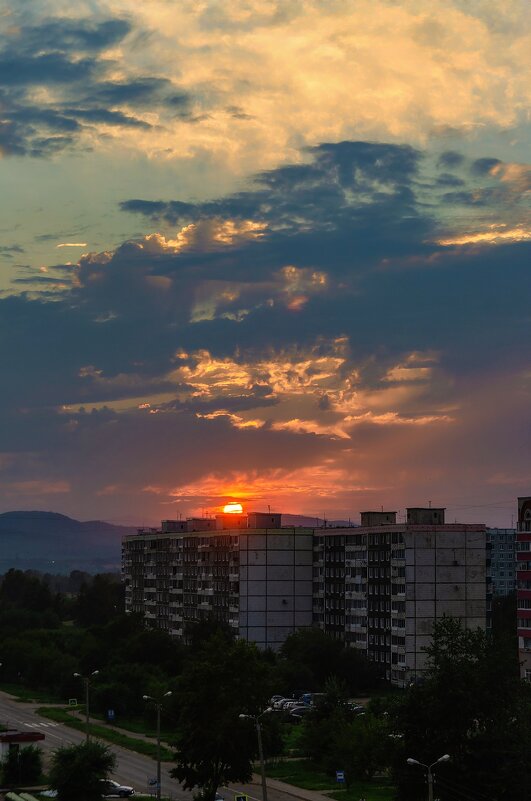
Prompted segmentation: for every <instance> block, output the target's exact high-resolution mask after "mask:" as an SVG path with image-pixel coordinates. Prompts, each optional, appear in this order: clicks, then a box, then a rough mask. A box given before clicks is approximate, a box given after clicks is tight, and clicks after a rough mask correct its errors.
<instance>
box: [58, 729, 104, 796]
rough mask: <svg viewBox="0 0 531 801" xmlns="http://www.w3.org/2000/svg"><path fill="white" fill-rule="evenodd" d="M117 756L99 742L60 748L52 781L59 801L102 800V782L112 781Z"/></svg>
mask: <svg viewBox="0 0 531 801" xmlns="http://www.w3.org/2000/svg"><path fill="white" fill-rule="evenodd" d="M115 764H116V757H115V756H114V754H113V753H112V752H111V751H110V750H109V748H108V746H106V745H104V744H103V743H99V742H89V743H83V744H82V745H71V746H67V747H65V748H58V749H57V751H55V752H54V754H53V756H52V762H51V767H50V771H49V773H48V779H49V782H50V786H51V788H52V789H54V790H57V799H58V801H73V799H76V801H100V799H101V797H102V784H101V779H106V778H108V776H109V774H110V773H111V772H112V771H113V769H114V767H115Z"/></svg>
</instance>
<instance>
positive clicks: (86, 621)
mask: <svg viewBox="0 0 531 801" xmlns="http://www.w3.org/2000/svg"><path fill="white" fill-rule="evenodd" d="M124 592H125V590H124V587H123V584H122V583H121V581H120V577H119V576H117V575H114V574H112V573H100V574H98V575H96V576H94V578H93V579H92V580H91V581H90V582H88V583H85V584H82V585H81V587H80V590H79V595H78V598H77V611H76V616H77V621H78V623H80V624H81V625H82V626H97V625H102V624H104V623H107V622H108V621H109V620H111V619H112V618H113V617H115V616H116V615H117V614H120V612H121V611H123V607H124Z"/></svg>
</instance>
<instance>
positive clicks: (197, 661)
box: [172, 632, 271, 801]
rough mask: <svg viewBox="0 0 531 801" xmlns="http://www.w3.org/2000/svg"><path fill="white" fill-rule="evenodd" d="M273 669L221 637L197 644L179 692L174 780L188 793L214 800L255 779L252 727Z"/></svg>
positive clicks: (252, 652) (244, 645)
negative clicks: (223, 789)
mask: <svg viewBox="0 0 531 801" xmlns="http://www.w3.org/2000/svg"><path fill="white" fill-rule="evenodd" d="M270 691H271V687H270V686H269V668H268V666H267V664H266V662H265V661H264V660H263V658H262V657H261V655H260V654H259V652H258V650H257V649H256V648H255V646H253V645H249V644H248V643H247V642H245V641H243V640H238V641H236V642H231V641H230V640H229V639H227V637H225V636H224V635H223V633H221V632H217V633H216V634H214V635H213V636H212V637H210V638H209V639H208V640H206V641H204V642H203V644H202V645H200V646H199V645H198V647H197V649H196V651H195V653H194V655H193V657H192V658H191V659H190V660H189V661H188V663H187V665H186V667H185V669H184V671H183V674H182V676H181V678H180V681H179V689H178V698H177V700H178V706H179V721H178V726H177V729H178V752H177V756H176V761H177V766H176V767H175V768H174V769H173V771H172V775H173V776H174V777H175V778H177V779H178V780H179V781H180V782H182V783H183V784H184V787H185V788H187V789H193V788H200V789H201V790H202V793H203V797H204V799H205V801H214V799H215V795H216V790H217V789H218V787H220V786H222V785H224V784H226V783H227V782H230V781H241V782H245V781H248V780H249V779H250V778H251V774H252V765H251V760H252V758H253V757H254V755H255V754H256V749H257V744H256V735H255V732H254V730H253V728H252V723H251V722H250V721H248V720H241V719H240V718H239V715H240V714H251V715H256V714H258V713H260V711H261V710H262V709H263V708H264V707H265V704H266V701H267V698H268V695H269V693H270Z"/></svg>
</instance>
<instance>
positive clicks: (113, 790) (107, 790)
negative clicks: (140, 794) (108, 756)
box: [100, 779, 135, 798]
mask: <svg viewBox="0 0 531 801" xmlns="http://www.w3.org/2000/svg"><path fill="white" fill-rule="evenodd" d="M100 782H101V783H102V795H103V797H104V798H129V796H131V795H134V794H135V791H134V789H133V787H128V786H127V785H126V784H119V783H118V782H115V781H114V779H100Z"/></svg>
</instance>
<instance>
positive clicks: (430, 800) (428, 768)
mask: <svg viewBox="0 0 531 801" xmlns="http://www.w3.org/2000/svg"><path fill="white" fill-rule="evenodd" d="M449 759H450V754H444V755H443V756H442V757H439V759H436V760H435V762H432V763H431V765H425V764H424V762H419V761H418V759H411V757H410V758H409V759H407V760H406V761H407V764H408V765H420V767H421V768H426V772H427V776H428V801H433V773H432V768H434V767H435V765H438V764H439V762H448V760H449Z"/></svg>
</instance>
